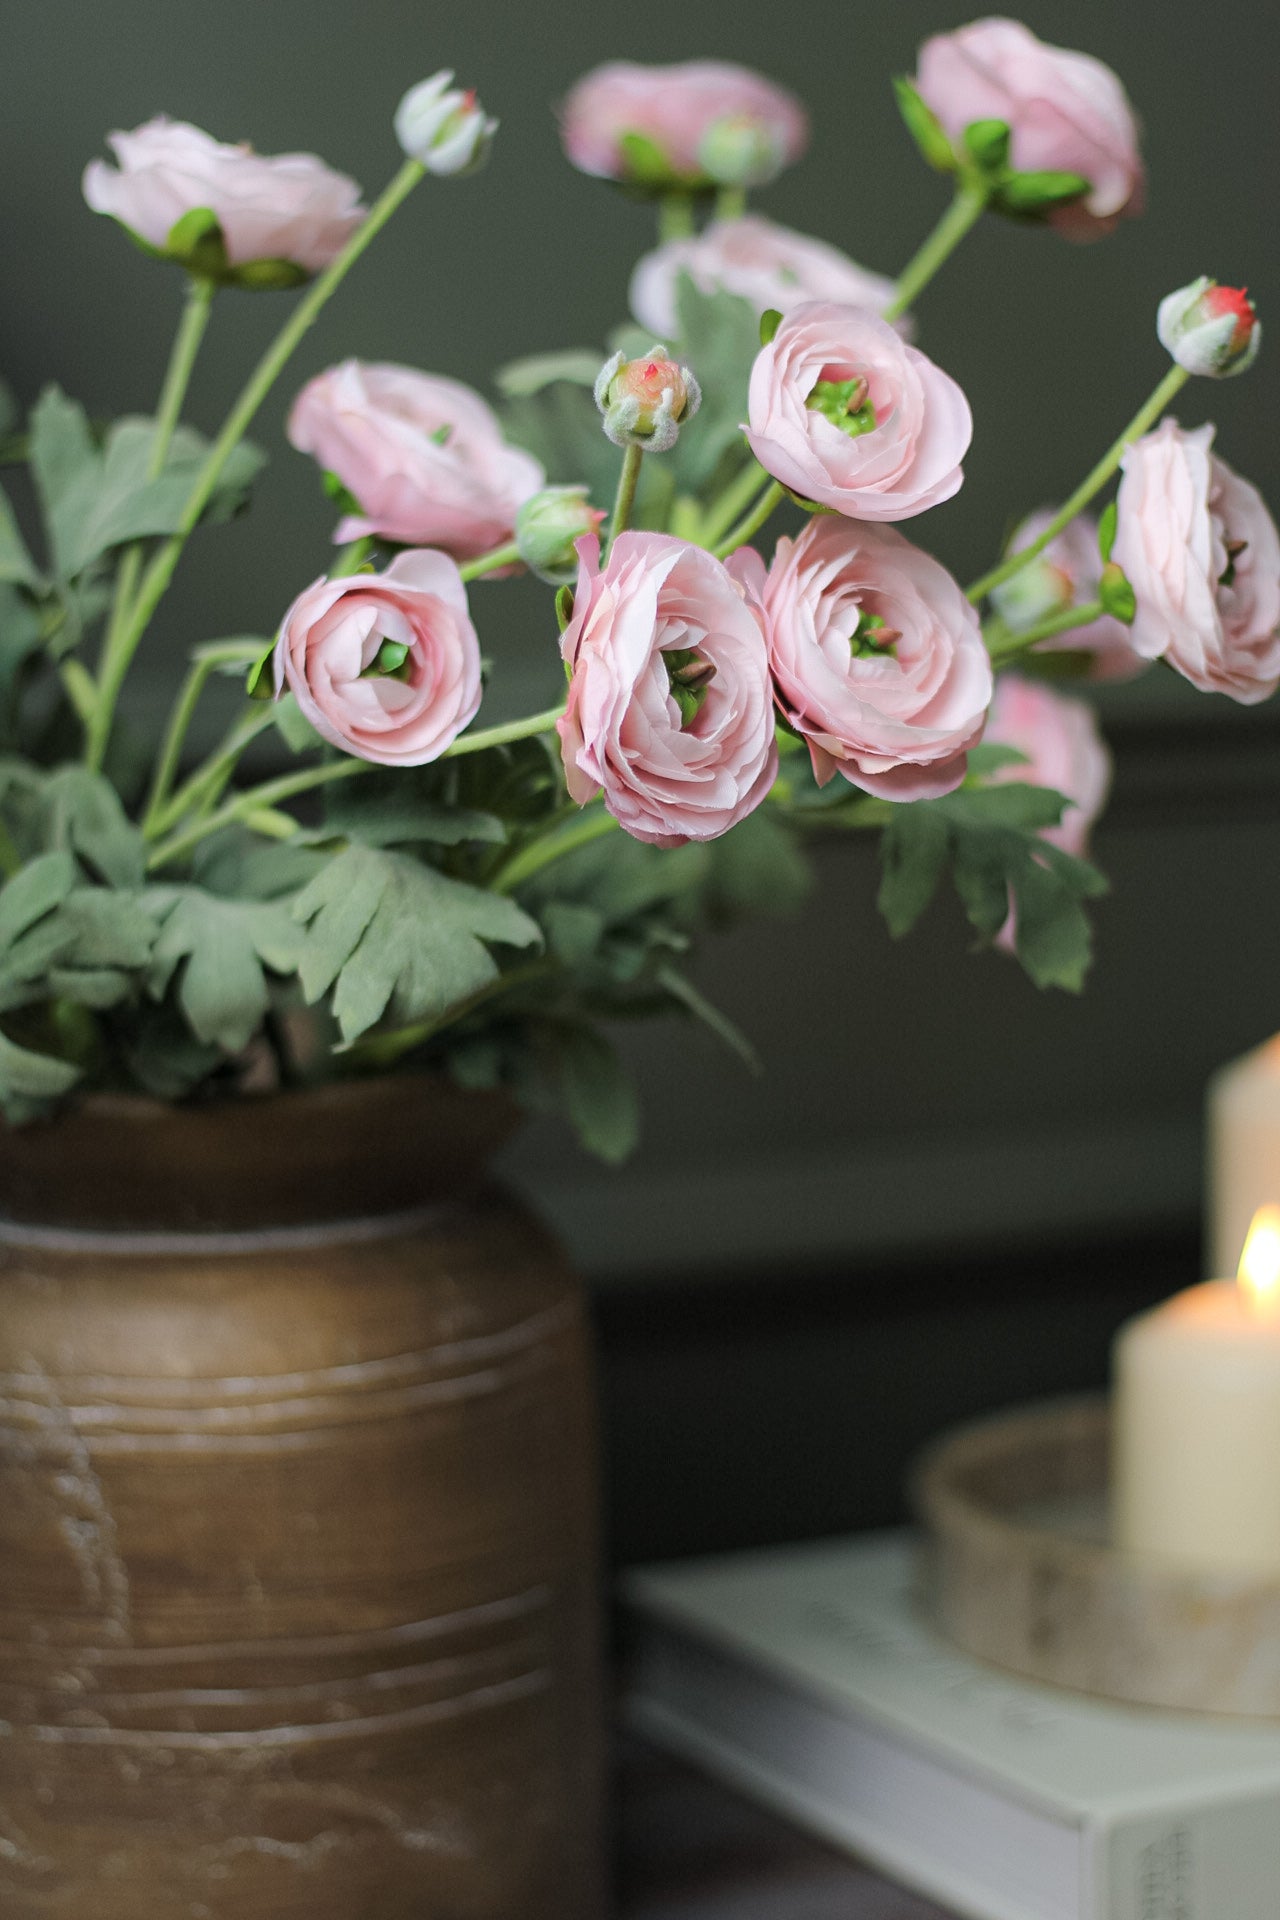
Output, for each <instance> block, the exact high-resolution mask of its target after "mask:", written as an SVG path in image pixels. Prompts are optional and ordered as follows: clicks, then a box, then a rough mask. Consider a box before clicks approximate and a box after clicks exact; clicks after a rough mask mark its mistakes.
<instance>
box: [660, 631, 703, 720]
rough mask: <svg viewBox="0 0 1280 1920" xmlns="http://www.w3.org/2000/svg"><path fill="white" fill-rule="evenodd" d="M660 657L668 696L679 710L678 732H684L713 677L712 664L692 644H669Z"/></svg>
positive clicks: (695, 713) (699, 708)
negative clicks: (669, 690)
mask: <svg viewBox="0 0 1280 1920" xmlns="http://www.w3.org/2000/svg"><path fill="white" fill-rule="evenodd" d="M662 658H663V660H664V662H665V663H666V669H667V684H668V685H669V686H670V688H671V697H672V699H673V700H674V701H675V703H676V705H677V706H678V707H679V709H680V731H681V733H684V732H686V731H687V729H688V728H689V727H691V726H692V725H693V723H694V721H695V720H696V719H697V717H698V714H699V713H700V711H701V709H702V703H703V701H704V700H705V699H706V697H707V688H708V687H709V686H710V685H711V682H712V681H713V680H714V679H715V677H716V670H715V666H714V665H713V663H712V662H711V661H710V660H704V659H703V657H702V655H701V654H700V653H699V652H698V651H697V650H696V649H695V648H693V647H668V648H667V649H666V650H665V651H664V653H663V655H662Z"/></svg>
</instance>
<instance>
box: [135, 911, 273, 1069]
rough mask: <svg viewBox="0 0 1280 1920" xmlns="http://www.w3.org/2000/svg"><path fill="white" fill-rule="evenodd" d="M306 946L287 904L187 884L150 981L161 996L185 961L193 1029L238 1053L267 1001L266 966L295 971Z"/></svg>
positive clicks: (181, 987) (183, 993) (185, 1002)
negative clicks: (225, 894) (237, 897)
mask: <svg viewBox="0 0 1280 1920" xmlns="http://www.w3.org/2000/svg"><path fill="white" fill-rule="evenodd" d="M301 948H302V936H301V934H300V933H299V931H298V928H297V925H296V924H295V922H294V919H293V917H292V915H291V914H290V912H289V909H288V907H287V906H286V905H284V904H282V903H280V902H277V901H261V900H223V899H219V898H217V897H216V896H215V895H214V894H211V893H205V892H204V891H202V890H201V889H199V888H196V887H190V888H184V889H183V890H182V891H181V892H179V893H178V894H177V895H176V897H175V898H174V901H173V905H172V908H171V910H170V912H169V914H168V917H167V919H166V920H165V922H164V925H163V927H162V928H161V930H160V936H159V938H158V939H157V941H156V944H155V949H154V952H153V954H152V962H151V972H150V977H149V979H148V986H149V988H150V991H151V993H152V995H153V997H154V998H155V999H157V1000H158V999H161V998H162V997H163V996H164V994H165V993H166V991H167V990H168V987H169V984H170V982H171V981H172V979H173V977H174V974H175V972H176V971H177V969H178V968H179V967H180V966H181V968H182V973H181V977H180V979H179V981H178V1004H179V1006H180V1007H181V1009H182V1012H183V1015H184V1016H185V1018H186V1021H187V1024H188V1026H189V1027H190V1028H191V1031H192V1033H193V1034H194V1035H195V1037H196V1039H197V1040H198V1041H200V1042H201V1043H202V1044H203V1045H205V1046H218V1047H221V1048H222V1049H223V1050H224V1051H225V1052H227V1053H236V1052H238V1051H239V1049H240V1048H241V1047H244V1046H247V1045H248V1043H249V1041H250V1040H251V1039H252V1037H253V1035H254V1034H255V1033H256V1032H257V1030H258V1028H259V1026H260V1025H261V1024H262V1019H263V1015H264V1014H265V1013H266V1011H267V1008H268V1005H269V1004H270V992H269V989H268V986H267V980H266V975H265V973H264V968H269V969H270V970H271V971H272V972H273V973H280V974H286V973H292V972H293V971H294V968H295V967H296V965H297V962H298V958H299V956H300V953H301ZM184 963H185V964H184Z"/></svg>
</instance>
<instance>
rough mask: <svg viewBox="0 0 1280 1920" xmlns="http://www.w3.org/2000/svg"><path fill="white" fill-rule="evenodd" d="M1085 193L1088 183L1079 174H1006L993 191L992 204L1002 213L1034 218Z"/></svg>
mask: <svg viewBox="0 0 1280 1920" xmlns="http://www.w3.org/2000/svg"><path fill="white" fill-rule="evenodd" d="M1088 191H1089V182H1088V181H1087V180H1086V179H1085V178H1084V175H1083V174H1079V173H1051V172H1042V173H1007V174H1006V175H1005V177H1004V179H1003V180H1002V181H1001V182H1000V185H999V187H998V188H997V190H996V195H995V205H996V206H998V207H999V208H1000V210H1001V212H1002V213H1016V214H1021V215H1026V216H1029V217H1031V218H1035V217H1036V216H1038V215H1040V214H1046V213H1051V212H1052V211H1053V209H1054V208H1055V207H1065V206H1067V205H1068V204H1069V202H1071V201H1072V200H1079V199H1080V197H1081V195H1082V194H1086V193H1088Z"/></svg>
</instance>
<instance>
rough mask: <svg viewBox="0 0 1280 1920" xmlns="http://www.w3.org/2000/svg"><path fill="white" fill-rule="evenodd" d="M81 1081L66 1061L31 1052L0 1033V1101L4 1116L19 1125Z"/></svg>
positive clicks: (77, 1072)
mask: <svg viewBox="0 0 1280 1920" xmlns="http://www.w3.org/2000/svg"><path fill="white" fill-rule="evenodd" d="M79 1078H80V1069H79V1068H78V1067H73V1066H72V1065H71V1062H70V1061H69V1060H55V1059H53V1058H52V1057H51V1056H50V1055H49V1054H46V1053H32V1052H31V1051H30V1050H29V1049H28V1048H26V1047H19V1046H17V1045H15V1043H14V1042H13V1041H12V1040H10V1039H9V1037H8V1035H7V1034H4V1033H0V1102H2V1103H3V1105H4V1109H5V1113H6V1116H7V1117H8V1118H9V1119H10V1120H11V1121H16V1122H17V1123H19V1124H21V1122H22V1121H24V1120H29V1119H31V1118H32V1117H33V1116H34V1115H35V1114H36V1113H38V1112H40V1111H41V1110H42V1108H43V1107H44V1105H45V1104H46V1103H48V1102H50V1101H54V1100H60V1099H61V1098H62V1096H63V1094H65V1093H69V1092H70V1090H71V1088H72V1087H74V1085H75V1083H76V1081H77V1080H78V1079H79Z"/></svg>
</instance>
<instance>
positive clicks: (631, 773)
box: [557, 533, 778, 847]
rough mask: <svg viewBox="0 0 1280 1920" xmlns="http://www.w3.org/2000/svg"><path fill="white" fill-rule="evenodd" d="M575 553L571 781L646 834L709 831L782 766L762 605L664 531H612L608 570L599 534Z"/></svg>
mask: <svg viewBox="0 0 1280 1920" xmlns="http://www.w3.org/2000/svg"><path fill="white" fill-rule="evenodd" d="M578 558H579V561H580V563H581V567H580V571H579V574H578V586H577V591H576V594H575V596H574V609H573V619H572V620H571V621H570V623H569V625H568V626H567V627H566V628H565V631H564V637H563V640H562V642H561V645H562V650H563V653H564V659H565V664H566V666H567V667H568V669H569V674H570V680H569V698H568V702H567V704H566V707H565V712H564V715H563V717H562V718H561V719H560V721H559V722H558V725H557V731H558V733H559V735H560V745H561V752H562V755H563V758H564V769H565V780H566V783H567V785H568V788H569V792H570V794H571V795H572V797H573V798H574V799H575V800H576V801H578V803H579V805H584V804H585V803H586V802H587V801H588V800H592V799H594V798H595V796H596V795H597V793H599V792H600V791H601V790H603V793H604V803H605V806H606V807H607V808H608V810H609V812H610V813H611V814H613V815H614V817H615V819H616V820H617V821H618V822H619V824H620V825H621V826H622V827H623V828H625V830H626V831H627V832H628V833H629V834H631V835H632V837H633V838H634V839H636V840H646V841H648V842H649V843H650V844H651V845H653V846H658V847H678V846H683V845H684V843H685V842H686V841H688V840H713V839H715V838H716V837H717V836H718V835H720V834H722V833H726V832H727V831H728V830H729V828H730V827H732V826H735V825H736V824H737V822H738V821H739V820H741V819H743V818H744V816H745V815H746V814H748V813H750V812H751V810H752V808H753V807H756V806H758V805H759V804H760V802H761V801H762V800H763V799H764V797H765V795H766V794H767V793H768V791H769V788H770V787H771V786H772V785H773V781H774V776H775V774H776V772H777V765H778V756H777V748H776V745H775V742H774V721H773V698H772V692H771V688H770V684H769V660H768V654H767V651H766V648H765V642H764V635H763V633H762V631H761V627H760V623H759V619H758V617H757V615H756V614H755V613H754V612H753V611H752V610H751V608H750V607H749V606H748V605H747V601H746V598H745V597H744V594H743V592H742V589H741V588H740V587H739V586H738V584H737V583H736V581H735V580H734V579H733V578H732V576H731V574H730V572H729V571H728V569H727V568H726V567H724V566H723V565H722V564H721V562H720V561H719V560H717V559H715V558H714V556H713V555H712V554H710V553H707V552H706V551H705V550H704V549H703V548H701V547H694V546H690V545H688V544H687V543H686V542H685V541H683V540H677V539H675V538H673V537H672V536H671V535H670V534H665V533H623V534H620V535H619V536H618V538H617V539H616V540H615V541H614V542H613V545H612V546H611V548H610V550H609V558H608V564H607V565H606V566H605V568H604V569H603V571H601V569H600V542H599V541H598V540H597V539H595V538H594V537H590V538H586V539H583V540H580V541H579V542H578Z"/></svg>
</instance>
